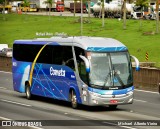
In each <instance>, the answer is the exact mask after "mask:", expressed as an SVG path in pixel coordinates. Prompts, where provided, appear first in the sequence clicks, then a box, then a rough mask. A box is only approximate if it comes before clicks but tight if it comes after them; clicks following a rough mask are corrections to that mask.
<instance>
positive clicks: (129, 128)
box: [102, 122, 137, 129]
mask: <svg viewBox="0 0 160 129" xmlns="http://www.w3.org/2000/svg"><path fill="white" fill-rule="evenodd" d="M102 123H106V124H109V125H115V126H118V127H122V128H127V129H137V128H133V127H129V126H120V125H117V124H114V123H110V122H102Z"/></svg>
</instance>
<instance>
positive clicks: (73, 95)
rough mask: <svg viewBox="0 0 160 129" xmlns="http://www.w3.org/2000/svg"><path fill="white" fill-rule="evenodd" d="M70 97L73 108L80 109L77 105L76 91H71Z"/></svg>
mask: <svg viewBox="0 0 160 129" xmlns="http://www.w3.org/2000/svg"><path fill="white" fill-rule="evenodd" d="M70 96H71V105H72V108H74V109H76V108H77V107H78V103H77V96H76V93H75V91H74V90H72V91H71V93H70Z"/></svg>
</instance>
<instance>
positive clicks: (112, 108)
mask: <svg viewBox="0 0 160 129" xmlns="http://www.w3.org/2000/svg"><path fill="white" fill-rule="evenodd" d="M109 108H110V109H111V110H115V109H117V105H109Z"/></svg>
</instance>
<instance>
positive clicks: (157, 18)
mask: <svg viewBox="0 0 160 129" xmlns="http://www.w3.org/2000/svg"><path fill="white" fill-rule="evenodd" d="M159 4H160V3H159V0H156V33H157V34H158V33H159Z"/></svg>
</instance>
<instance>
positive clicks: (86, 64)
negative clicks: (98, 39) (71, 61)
mask: <svg viewBox="0 0 160 129" xmlns="http://www.w3.org/2000/svg"><path fill="white" fill-rule="evenodd" d="M79 57H80V58H81V59H82V60H83V61H84V63H85V66H86V72H87V73H89V72H90V65H89V61H88V59H87V58H86V57H85V56H82V55H79Z"/></svg>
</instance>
